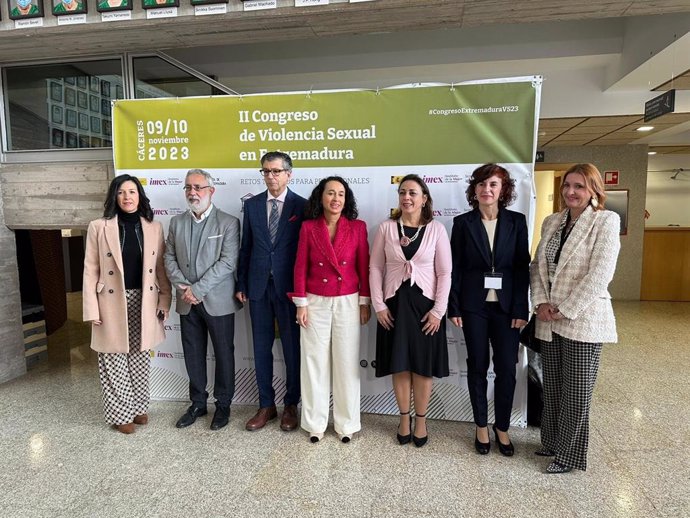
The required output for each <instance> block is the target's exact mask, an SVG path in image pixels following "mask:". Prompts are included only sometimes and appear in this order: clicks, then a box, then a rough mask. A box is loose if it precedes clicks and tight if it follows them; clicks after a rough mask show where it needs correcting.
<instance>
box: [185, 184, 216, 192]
mask: <svg viewBox="0 0 690 518" xmlns="http://www.w3.org/2000/svg"><path fill="white" fill-rule="evenodd" d="M210 188H211V186H210V185H185V186H184V187H182V189H184V192H191V191H196V192H201V191H203V190H204V189H210Z"/></svg>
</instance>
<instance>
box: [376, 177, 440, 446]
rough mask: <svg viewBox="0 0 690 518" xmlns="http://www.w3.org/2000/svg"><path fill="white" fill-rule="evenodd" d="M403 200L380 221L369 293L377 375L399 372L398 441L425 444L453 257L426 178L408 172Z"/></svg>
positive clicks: (402, 187)
mask: <svg viewBox="0 0 690 518" xmlns="http://www.w3.org/2000/svg"><path fill="white" fill-rule="evenodd" d="M398 203H399V205H398V208H397V209H396V211H395V212H394V213H393V215H392V216H391V218H390V219H389V220H388V221H384V222H383V223H381V225H380V226H379V228H378V231H377V232H376V237H375V238H374V244H373V246H372V249H371V268H370V283H371V297H372V304H373V306H374V310H375V311H376V318H377V320H378V328H377V332H376V376H379V377H380V376H387V375H389V374H392V375H393V390H394V391H395V398H396V400H397V402H398V408H399V410H400V425H399V427H398V434H397V437H398V442H399V443H400V444H407V443H409V442H410V441H412V442H414V444H415V446H417V447H422V446H424V445H425V444H426V442H427V439H428V433H427V429H426V419H425V418H426V411H427V407H428V405H429V400H430V398H431V388H432V381H433V378H432V376H435V377H437V378H442V377H445V376H448V375H449V368H448V344H447V342H446V320H445V316H444V315H445V314H446V307H447V305H448V293H449V292H450V284H451V270H452V258H451V252H450V241H449V240H448V233H447V232H446V228H445V227H444V226H443V224H442V223H439V222H437V221H434V219H433V210H432V200H431V194H430V193H429V188H428V187H427V185H426V183H425V182H424V180H422V179H421V178H420V177H419V176H417V175H415V174H409V175H407V176H405V177H404V178H403V179H402V181H401V182H400V186H399V187H398ZM412 393H413V394H414V407H415V414H416V415H415V430H414V435H413V434H412V427H411V424H412V423H411V417H410V405H411V394H412Z"/></svg>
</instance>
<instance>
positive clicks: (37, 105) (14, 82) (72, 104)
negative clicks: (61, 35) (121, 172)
mask: <svg viewBox="0 0 690 518" xmlns="http://www.w3.org/2000/svg"><path fill="white" fill-rule="evenodd" d="M4 73H5V85H6V86H5V88H6V90H5V110H6V120H7V150H8V151H24V150H37V149H41V150H42V149H78V148H100V147H111V146H112V126H111V114H110V104H111V101H112V100H113V99H123V98H124V88H123V83H122V64H121V61H120V60H119V59H110V60H103V61H82V62H74V63H59V64H49V65H30V66H18V67H7V68H5V69H4Z"/></svg>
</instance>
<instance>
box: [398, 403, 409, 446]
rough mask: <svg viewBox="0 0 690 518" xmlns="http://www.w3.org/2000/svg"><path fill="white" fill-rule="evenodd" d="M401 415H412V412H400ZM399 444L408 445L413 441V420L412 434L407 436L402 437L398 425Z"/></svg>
mask: <svg viewBox="0 0 690 518" xmlns="http://www.w3.org/2000/svg"><path fill="white" fill-rule="evenodd" d="M400 415H410V411H409V410H408V411H407V412H400ZM397 436H398V442H399V443H400V444H408V443H409V442H410V441H411V440H412V418H410V433H408V434H407V435H400V425H398V433H397Z"/></svg>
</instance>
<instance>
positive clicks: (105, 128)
mask: <svg viewBox="0 0 690 518" xmlns="http://www.w3.org/2000/svg"><path fill="white" fill-rule="evenodd" d="M101 126H102V127H101V130H102V131H101V133H103V135H108V136H110V134H111V133H110V132H111V129H110V120H108V119H103V120H102V121H101Z"/></svg>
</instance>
